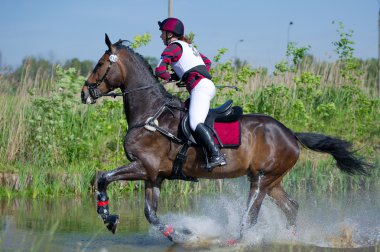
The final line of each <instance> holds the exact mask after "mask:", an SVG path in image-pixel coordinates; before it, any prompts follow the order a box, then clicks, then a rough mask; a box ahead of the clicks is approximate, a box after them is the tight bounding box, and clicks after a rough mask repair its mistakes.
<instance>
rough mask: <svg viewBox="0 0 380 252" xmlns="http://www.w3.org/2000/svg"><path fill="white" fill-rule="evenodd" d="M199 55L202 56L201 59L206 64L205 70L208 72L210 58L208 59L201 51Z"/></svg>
mask: <svg viewBox="0 0 380 252" xmlns="http://www.w3.org/2000/svg"><path fill="white" fill-rule="evenodd" d="M200 55H201V57H202V60H203V62H204V63H205V65H206V68H207V71H209V72H210V68H211V63H212V62H211V60H209V58H207V57H206V56H205V55H203V54H202V53H200Z"/></svg>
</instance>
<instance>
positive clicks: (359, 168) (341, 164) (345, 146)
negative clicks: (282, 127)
mask: <svg viewBox="0 0 380 252" xmlns="http://www.w3.org/2000/svg"><path fill="white" fill-rule="evenodd" d="M294 134H295V136H296V138H297V140H298V141H299V142H300V143H301V144H302V145H303V146H305V147H306V148H308V149H311V150H313V151H319V152H325V153H329V154H331V155H332V156H333V157H334V159H335V160H336V164H337V166H338V168H339V169H340V170H342V171H343V172H345V173H348V174H350V175H369V171H370V168H371V166H372V165H371V164H369V163H367V162H366V161H365V160H364V159H363V158H362V157H359V156H356V155H355V154H356V153H355V152H356V151H352V150H350V149H351V147H352V144H351V143H350V142H347V141H345V140H341V139H338V138H333V137H330V136H326V135H322V134H317V133H294Z"/></svg>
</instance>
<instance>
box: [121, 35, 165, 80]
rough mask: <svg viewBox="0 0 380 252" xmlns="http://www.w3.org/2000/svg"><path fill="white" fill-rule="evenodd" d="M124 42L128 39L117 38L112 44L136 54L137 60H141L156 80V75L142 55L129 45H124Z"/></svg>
mask: <svg viewBox="0 0 380 252" xmlns="http://www.w3.org/2000/svg"><path fill="white" fill-rule="evenodd" d="M124 42H129V41H128V40H119V41H117V42H116V43H115V44H114V46H116V48H118V49H119V48H124V49H125V50H126V51H127V52H129V53H131V54H132V55H134V56H136V58H137V59H138V60H139V62H141V63H142V64H143V65H144V66H145V67H146V68H147V69H148V70H149V72H150V73H151V75H152V77H154V79H156V80H157V81H158V78H157V76H155V75H154V71H153V68H152V66H151V65H150V64H149V62H148V61H147V60H146V59H145V58H144V56H142V55H141V54H139V53H138V52H136V51H135V50H133V49H132V48H131V47H130V46H128V45H125V44H124ZM129 43H130V42H129Z"/></svg>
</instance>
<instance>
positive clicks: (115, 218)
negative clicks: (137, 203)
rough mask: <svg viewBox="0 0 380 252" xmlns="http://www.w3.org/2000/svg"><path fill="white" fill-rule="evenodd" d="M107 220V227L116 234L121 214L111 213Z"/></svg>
mask: <svg viewBox="0 0 380 252" xmlns="http://www.w3.org/2000/svg"><path fill="white" fill-rule="evenodd" d="M106 222H107V223H108V225H107V229H108V230H109V231H111V232H112V233H113V234H115V232H116V228H117V224H119V215H109V216H108V218H107V221H106Z"/></svg>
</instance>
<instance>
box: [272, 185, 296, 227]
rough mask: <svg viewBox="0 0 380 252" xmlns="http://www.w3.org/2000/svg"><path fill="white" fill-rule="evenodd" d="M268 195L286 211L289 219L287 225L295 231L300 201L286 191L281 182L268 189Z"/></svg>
mask: <svg viewBox="0 0 380 252" xmlns="http://www.w3.org/2000/svg"><path fill="white" fill-rule="evenodd" d="M268 195H269V196H270V197H271V199H272V200H273V201H274V202H275V203H276V205H277V206H278V207H279V208H280V209H281V210H282V211H283V212H284V213H285V216H286V219H287V224H286V227H287V228H288V229H291V230H292V231H293V232H295V231H296V219H297V213H298V203H297V202H296V201H295V200H294V199H292V198H291V197H290V196H289V195H288V194H287V193H286V192H285V191H284V189H283V188H282V186H281V185H280V184H278V185H276V186H275V187H273V188H271V189H270V190H269V191H268Z"/></svg>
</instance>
